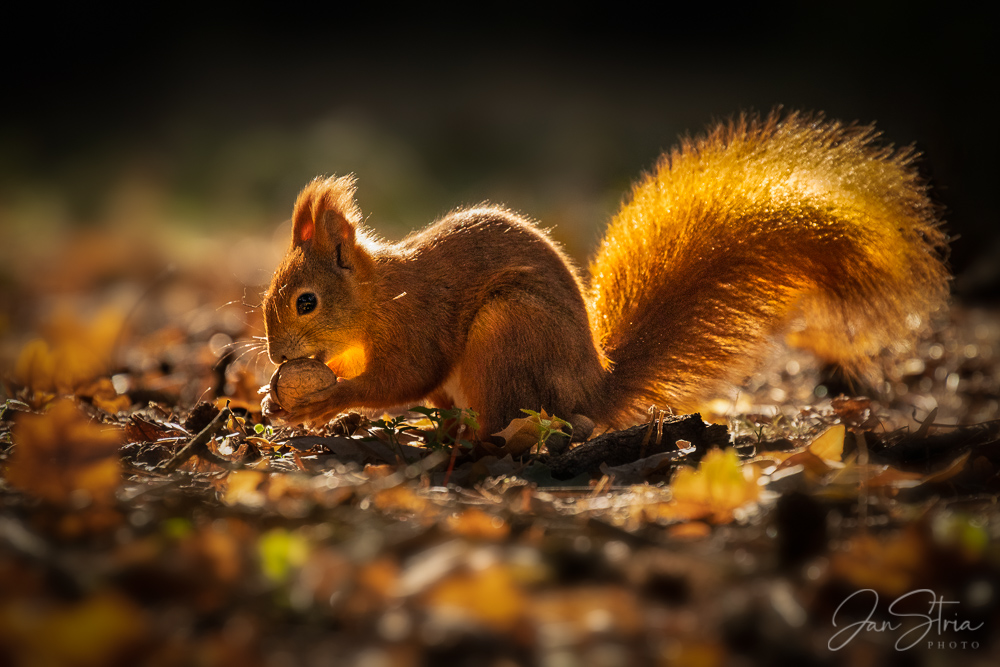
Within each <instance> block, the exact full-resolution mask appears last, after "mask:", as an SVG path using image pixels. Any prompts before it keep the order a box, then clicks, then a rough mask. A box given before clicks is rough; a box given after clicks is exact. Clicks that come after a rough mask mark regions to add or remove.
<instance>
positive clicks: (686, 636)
mask: <svg viewBox="0 0 1000 667" xmlns="http://www.w3.org/2000/svg"><path fill="white" fill-rule="evenodd" d="M244 251H245V249H244ZM72 256H75V257H80V256H83V255H82V253H81V252H80V251H79V246H77V252H75V253H74V254H73V255H72ZM122 256H126V255H124V254H123V255H122ZM129 261H133V262H136V263H141V262H142V261H143V260H142V258H141V257H140V258H135V257H134V256H133V258H132V259H131V260H129ZM34 268H35V270H38V269H39V267H34ZM92 268H93V267H90V269H88V271H89V272H87V275H89V276H91V279H88V280H89V282H88V281H82V280H81V279H80V278H79V275H81V274H82V272H84V269H82V268H80V267H78V266H77V265H76V264H74V263H73V262H72V261H62V262H59V261H53V264H52V266H51V267H49V268H48V269H46V270H45V271H39V273H40V274H42V275H43V279H41V280H36V281H33V287H32V288H33V289H35V290H37V291H36V292H31V291H30V290H28V291H25V290H21V291H20V292H19V299H20V300H21V301H19V303H23V304H29V303H31V304H32V307H33V308H35V310H33V311H32V312H33V313H36V315H34V317H36V321H35V322H34V323H33V324H32V331H33V332H35V334H34V336H33V337H25V336H20V337H18V339H17V341H16V345H15V344H14V342H13V341H14V338H15V337H13V336H12V337H11V341H12V342H11V344H10V346H8V347H9V349H6V350H5V353H6V354H7V356H8V357H9V358H10V363H9V365H10V367H9V369H7V370H6V371H5V377H4V392H5V396H4V399H5V402H4V404H3V408H2V412H0V664H10V665H23V666H32V667H33V666H43V665H81V666H83V665H156V666H160V665H162V666H168V665H220V666H222V665H234V666H236V665H239V666H240V667H252V666H254V665H261V666H267V667H284V666H285V665H325V664H344V665H358V666H364V667H373V666H381V665H386V666H394V665H402V666H409V665H493V666H497V667H499V666H507V665H545V666H563V665H567V666H569V665H594V666H598V665H600V666H604V665H642V664H652V665H702V666H706V667H708V666H716V665H751V664H761V665H767V664H794V665H876V664H878V665H945V664H962V665H996V664H1000V641H997V638H998V636H1000V539H998V538H1000V507H998V503H997V498H998V493H1000V472H998V471H1000V402H998V401H1000V399H998V396H1000V390H998V383H1000V310H997V309H996V308H984V307H974V306H964V305H961V304H956V305H955V306H954V307H953V308H952V309H951V311H950V313H949V314H948V315H947V316H943V317H942V318H940V319H939V320H938V321H936V322H935V324H934V327H933V330H932V331H930V332H929V333H928V334H927V335H926V336H925V337H924V338H923V339H922V340H921V342H920V344H919V346H918V347H917V348H916V349H914V350H913V351H912V352H911V353H909V354H908V355H904V358H902V359H900V360H899V361H898V362H897V363H895V365H893V366H892V367H891V369H890V372H889V374H888V380H887V381H886V382H885V384H884V385H882V386H880V387H875V388H867V389H864V388H856V389H853V390H852V389H851V388H850V387H849V386H848V385H845V384H843V383H840V382H837V381H836V380H835V379H832V378H831V377H829V376H828V375H824V371H823V369H820V368H818V367H817V366H816V364H815V362H814V361H812V360H811V359H809V358H808V357H806V356H804V355H802V354H799V353H797V352H794V351H789V350H778V351H777V352H776V353H775V355H774V357H773V358H772V360H771V361H770V362H769V363H768V364H767V365H766V367H765V370H764V371H762V372H761V373H760V374H759V375H757V376H755V377H754V378H751V380H750V382H749V383H748V385H747V388H745V389H744V390H743V391H742V392H741V393H740V394H739V395H738V396H737V397H735V399H734V400H730V401H728V402H723V401H720V402H719V403H717V404H713V405H712V406H710V407H711V408H712V412H713V414H711V415H710V414H708V413H707V412H706V413H705V414H704V415H703V416H704V417H706V418H707V419H710V420H711V421H713V422H715V423H717V424H718V426H714V427H708V426H707V425H706V424H705V423H704V422H703V421H702V420H701V419H693V420H692V419H690V418H689V419H687V420H685V419H683V418H680V417H674V416H670V415H661V413H659V412H657V411H653V412H651V414H650V421H649V423H647V424H640V425H638V426H636V427H635V428H633V429H631V430H630V431H626V432H623V433H619V434H603V435H602V434H596V435H597V440H596V441H592V442H591V443H587V444H584V445H579V446H577V447H575V448H574V449H571V450H569V451H568V452H565V451H564V449H565V442H564V439H561V436H560V435H559V434H558V433H553V432H554V431H555V430H557V427H558V423H557V422H556V423H553V422H551V421H550V420H549V419H548V418H547V416H545V415H528V414H526V415H525V419H524V420H523V421H522V422H520V423H519V424H518V425H517V426H518V429H517V430H518V432H519V434H518V436H517V438H513V439H511V440H510V441H508V443H507V444H506V445H505V446H504V447H497V446H492V445H488V444H478V445H476V444H474V443H470V446H468V447H466V446H454V445H453V444H451V441H449V439H448V432H447V430H446V429H445V428H444V427H443V425H442V423H441V418H442V415H441V414H440V413H434V412H430V413H429V414H418V413H410V414H409V415H408V419H407V421H400V420H396V421H393V419H392V417H391V416H384V417H382V418H381V419H379V417H380V416H378V415H373V416H371V417H370V418H369V417H364V416H361V415H357V414H355V415H351V416H348V417H345V418H342V419H340V420H338V421H336V422H335V423H333V424H331V425H329V426H327V427H324V428H323V429H313V430H305V429H301V428H288V427H282V426H278V425H272V424H269V423H267V420H266V419H264V418H263V417H262V415H261V411H260V404H259V401H260V396H259V394H258V388H259V387H260V386H261V385H262V384H264V383H265V382H266V381H267V376H268V374H269V371H270V367H268V366H267V364H266V363H265V360H264V359H262V358H261V355H260V354H259V342H257V343H255V342H254V340H253V338H252V336H254V335H260V333H261V329H260V326H259V320H258V319H257V315H256V314H255V313H254V312H251V313H250V314H249V315H243V314H242V313H236V314H235V315H234V311H233V310H232V309H227V308H219V305H220V304H221V303H222V299H221V298H220V294H227V293H228V296H227V297H226V298H231V299H233V300H234V301H236V302H241V301H242V300H243V299H244V297H243V296H242V295H241V294H240V288H239V286H233V287H229V288H227V289H228V292H227V291H226V290H222V289H220V287H219V280H220V278H219V277H218V276H205V275H197V274H191V273H184V272H183V271H182V272H180V273H176V274H171V275H168V276H166V277H161V278H155V277H151V278H150V280H149V282H147V283H146V284H147V285H152V287H148V288H142V289H139V288H135V287H134V286H133V288H131V289H122V288H121V287H120V286H117V287H116V286H115V285H117V283H115V282H114V280H112V279H111V278H108V279H107V280H105V281H104V282H101V281H100V280H97V279H93V278H92V277H93V276H94V275H101V274H100V272H99V271H97V272H95V271H93V270H92ZM112 268H113V267H112ZM75 271H76V272H78V273H74V272H75ZM107 275H109V276H113V275H114V272H113V271H110V270H109V272H108V274H107ZM95 281H96V282H95ZM74 289H75V290H76V291H73V290H74ZM50 294H58V295H60V296H59V297H58V298H55V297H52V298H50V297H49V296H47V295H50ZM71 296H72V298H71ZM32 302H33V303H32ZM109 303H110V304H112V305H110V306H108V305H107V304H109ZM60 304H62V305H60ZM65 304H71V305H65ZM121 304H125V305H121ZM128 304H131V305H128ZM8 305H10V304H8ZM27 308H28V306H27V305H24V306H23V308H22V309H21V310H18V309H17V308H11V312H12V313H14V316H15V317H18V316H19V314H21V313H23V312H26V309H27ZM237 310H240V309H239V308H237ZM844 393H846V395H844ZM862 394H864V395H867V396H872V398H866V397H864V396H862ZM876 396H877V398H876ZM525 407H531V406H525ZM404 427H406V428H404ZM675 429H682V430H675ZM683 429H687V430H683ZM454 435H455V433H454V432H452V436H454ZM610 438H618V439H617V440H614V441H613V447H611V446H610V445H609V444H608V442H609V439H610ZM514 440H517V444H515V443H514ZM609 447H611V448H610V449H609ZM608 452H612V453H611V454H608Z"/></svg>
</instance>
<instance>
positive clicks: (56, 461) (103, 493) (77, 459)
mask: <svg viewBox="0 0 1000 667" xmlns="http://www.w3.org/2000/svg"><path fill="white" fill-rule="evenodd" d="M123 435H124V433H123V431H122V429H120V428H118V427H117V426H109V425H107V424H101V423H98V422H95V421H93V420H91V419H90V418H88V417H86V416H85V415H83V414H82V413H81V412H80V411H79V410H78V409H77V407H76V405H75V404H74V403H73V401H70V400H68V399H62V400H59V401H56V402H55V403H53V404H52V405H51V406H50V407H49V409H48V411H47V412H45V413H44V414H41V415H33V414H24V415H18V419H17V422H16V424H15V425H14V443H15V444H16V445H17V447H16V448H15V449H14V452H13V454H12V455H11V458H10V463H9V464H8V465H7V479H8V480H9V481H10V483H11V484H13V485H14V486H16V487H17V488H20V489H21V490H23V491H25V492H26V493H29V494H31V495H33V496H35V497H37V498H41V499H43V500H47V501H48V502H51V503H57V504H65V503H67V502H68V501H69V500H70V498H71V497H72V496H73V495H74V493H75V492H85V493H86V494H87V496H88V498H89V500H90V501H92V502H97V503H104V504H106V503H110V502H112V501H113V500H114V493H115V489H117V487H118V484H119V483H120V482H121V466H120V463H119V459H118V450H119V448H120V447H121V445H122V443H123V440H124V438H123ZM77 497H78V496H77Z"/></svg>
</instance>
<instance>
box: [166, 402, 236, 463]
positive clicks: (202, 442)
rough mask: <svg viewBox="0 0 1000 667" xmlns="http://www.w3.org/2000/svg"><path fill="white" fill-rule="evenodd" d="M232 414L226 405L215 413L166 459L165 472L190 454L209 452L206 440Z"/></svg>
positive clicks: (197, 454) (196, 454)
mask: <svg viewBox="0 0 1000 667" xmlns="http://www.w3.org/2000/svg"><path fill="white" fill-rule="evenodd" d="M232 414H233V413H232V411H230V409H229V406H228V405H227V406H226V407H224V408H222V410H220V411H219V414H217V415H215V419H213V420H212V421H210V422H209V423H208V426H206V427H205V428H203V429H202V430H201V432H200V433H199V434H198V435H196V436H194V437H193V438H191V441H190V442H189V443H188V444H186V445H184V446H183V447H181V448H180V450H179V451H178V452H177V453H176V454H174V455H173V457H172V458H171V459H170V460H169V461H167V463H166V465H164V466H163V467H164V469H165V470H166V471H167V472H173V471H174V470H177V468H179V467H180V466H181V465H182V464H183V463H184V462H185V461H187V460H188V459H189V458H191V457H192V456H205V455H207V454H209V453H210V452H209V451H208V441H209V440H211V439H212V437H213V436H214V435H215V433H216V432H217V431H218V430H219V429H220V428H222V425H223V424H225V423H226V421H227V420H228V419H229V417H230V416H232ZM214 458H217V457H214Z"/></svg>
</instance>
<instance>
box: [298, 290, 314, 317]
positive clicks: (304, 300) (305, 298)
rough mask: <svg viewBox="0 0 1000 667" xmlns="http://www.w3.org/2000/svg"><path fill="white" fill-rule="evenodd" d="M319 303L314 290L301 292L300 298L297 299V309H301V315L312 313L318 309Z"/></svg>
mask: <svg viewBox="0 0 1000 667" xmlns="http://www.w3.org/2000/svg"><path fill="white" fill-rule="evenodd" d="M317 305H319V299H317V298H316V295H315V294H313V293H312V292H306V293H305V294H300V295H299V298H298V299H296V300H295V309H296V310H298V311H299V315H305V314H306V313H311V312H312V311H314V310H316V306H317Z"/></svg>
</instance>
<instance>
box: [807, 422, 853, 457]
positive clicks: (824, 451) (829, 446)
mask: <svg viewBox="0 0 1000 667" xmlns="http://www.w3.org/2000/svg"><path fill="white" fill-rule="evenodd" d="M846 434H847V427H846V426H844V425H843V424H837V425H835V426H831V427H830V428H828V429H826V430H825V431H823V432H822V433H820V434H819V435H818V436H816V439H815V440H813V441H812V442H811V443H809V447H808V450H809V451H810V452H812V453H813V454H815V455H816V456H818V457H820V458H821V459H823V460H824V461H831V462H834V463H840V462H841V460H842V459H843V458H844V436H845V435H846Z"/></svg>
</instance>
